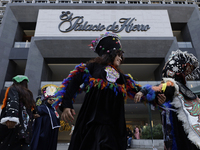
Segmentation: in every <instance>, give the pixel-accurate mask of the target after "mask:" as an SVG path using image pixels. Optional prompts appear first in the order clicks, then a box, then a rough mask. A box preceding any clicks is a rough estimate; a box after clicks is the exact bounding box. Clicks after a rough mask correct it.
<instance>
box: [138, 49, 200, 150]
mask: <svg viewBox="0 0 200 150" xmlns="http://www.w3.org/2000/svg"><path fill="white" fill-rule="evenodd" d="M199 73H200V71H199V62H198V60H197V58H196V57H195V56H194V55H193V54H191V53H187V52H182V51H180V50H177V51H173V52H172V53H171V55H170V56H169V59H168V61H167V62H166V63H165V66H164V68H163V71H162V76H163V80H162V84H160V85H159V86H151V85H146V86H144V87H143V89H142V90H141V92H142V93H143V94H142V95H146V98H147V100H148V101H149V103H151V104H152V105H154V106H157V107H159V108H160V109H161V110H162V113H161V114H162V125H163V129H164V130H163V131H164V144H165V150H196V149H199V148H200V130H199V128H200V111H199V107H200V105H199V101H200V99H199V98H198V97H197V95H196V94H194V93H193V92H192V91H191V90H190V89H189V88H188V87H187V86H186V79H190V80H191V79H193V80H194V79H198V78H199ZM160 93H164V95H165V97H166V101H165V102H164V103H163V104H160V103H159V102H158V99H157V95H158V94H160ZM137 95H140V93H138V94H137Z"/></svg>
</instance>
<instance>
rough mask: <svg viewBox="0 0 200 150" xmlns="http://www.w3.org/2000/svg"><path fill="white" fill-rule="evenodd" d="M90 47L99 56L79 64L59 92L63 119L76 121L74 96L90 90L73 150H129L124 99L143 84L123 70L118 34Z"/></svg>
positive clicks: (97, 41)
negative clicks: (120, 66)
mask: <svg viewBox="0 0 200 150" xmlns="http://www.w3.org/2000/svg"><path fill="white" fill-rule="evenodd" d="M90 46H91V49H92V50H94V52H96V53H97V54H98V55H99V57H96V58H95V59H92V60H90V61H89V62H87V64H83V63H81V64H80V65H78V66H76V67H75V70H74V71H72V72H71V73H70V74H69V76H68V77H67V78H66V79H64V81H63V82H62V85H61V86H60V89H59V90H58V92H57V93H56V94H55V96H57V101H56V102H55V103H54V104H53V106H55V107H57V106H58V104H59V103H60V102H62V104H61V106H60V109H61V110H62V111H63V113H62V114H61V119H63V120H65V121H73V120H74V115H75V111H74V108H73V103H72V99H73V98H75V96H76V94H77V93H80V92H82V91H86V95H85V97H84V101H83V104H82V107H81V109H80V112H79V115H78V117H77V120H76V123H75V129H74V131H73V134H72V136H71V142H70V146H69V150H107V149H109V150H126V146H127V143H126V141H127V136H126V122H125V110H124V100H125V99H126V98H127V97H130V98H133V97H134V95H135V93H136V92H138V91H139V90H140V89H141V88H140V87H141V86H140V85H139V84H138V83H136V82H135V81H134V80H133V79H132V77H131V76H130V75H125V74H123V73H122V72H121V70H120V69H119V65H120V64H121V63H122V61H123V53H124V51H122V46H121V43H120V40H119V36H118V35H117V34H115V33H111V32H107V33H105V34H103V35H101V36H100V37H99V38H97V39H96V40H94V41H92V44H91V45H90ZM80 85H81V86H80Z"/></svg>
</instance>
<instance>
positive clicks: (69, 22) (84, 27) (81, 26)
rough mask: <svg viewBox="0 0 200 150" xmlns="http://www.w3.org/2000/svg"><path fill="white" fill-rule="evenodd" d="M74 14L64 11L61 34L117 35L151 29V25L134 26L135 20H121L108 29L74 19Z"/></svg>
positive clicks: (60, 27)
mask: <svg viewBox="0 0 200 150" xmlns="http://www.w3.org/2000/svg"><path fill="white" fill-rule="evenodd" d="M72 16H73V13H71V12H70V11H66V12H65V11H63V12H62V14H61V15H60V20H62V21H61V23H60V24H59V25H58V28H59V30H60V32H63V33H66V32H70V31H72V30H74V31H103V30H106V31H112V32H115V33H119V32H121V31H123V30H125V31H126V32H127V33H130V32H131V31H147V30H149V29H150V26H149V25H143V24H134V23H133V22H135V21H136V19H135V18H132V19H131V18H120V19H119V23H120V24H121V26H120V25H118V24H117V22H114V23H113V24H110V25H108V26H107V27H106V26H105V25H103V24H101V23H99V24H95V25H93V24H89V23H88V21H85V22H84V17H83V16H76V17H74V18H73V17H72ZM66 26H67V27H66Z"/></svg>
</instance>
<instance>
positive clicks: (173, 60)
mask: <svg viewBox="0 0 200 150" xmlns="http://www.w3.org/2000/svg"><path fill="white" fill-rule="evenodd" d="M179 74H183V75H184V76H185V78H186V79H192V80H194V79H199V74H200V70H199V62H198V59H197V58H196V57H195V56H194V55H193V54H191V53H188V52H187V51H185V52H182V51H181V50H179V49H178V50H176V51H172V53H171V55H170V56H169V58H168V61H167V62H166V63H165V66H164V68H163V71H162V75H163V77H170V78H175V77H176V76H177V75H179Z"/></svg>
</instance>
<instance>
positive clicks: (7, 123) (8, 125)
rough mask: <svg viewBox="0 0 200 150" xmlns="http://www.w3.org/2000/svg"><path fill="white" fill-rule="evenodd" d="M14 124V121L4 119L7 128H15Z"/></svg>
mask: <svg viewBox="0 0 200 150" xmlns="http://www.w3.org/2000/svg"><path fill="white" fill-rule="evenodd" d="M15 125H16V122H14V121H9V120H8V121H6V126H7V127H8V129H11V128H15Z"/></svg>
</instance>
